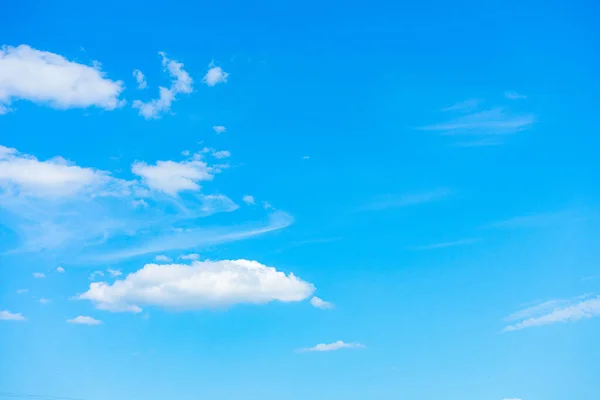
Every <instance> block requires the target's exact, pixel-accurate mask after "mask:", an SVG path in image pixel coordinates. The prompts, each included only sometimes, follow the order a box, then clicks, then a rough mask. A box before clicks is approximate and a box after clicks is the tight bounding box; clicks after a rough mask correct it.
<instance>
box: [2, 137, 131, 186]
mask: <svg viewBox="0 0 600 400" xmlns="http://www.w3.org/2000/svg"><path fill="white" fill-rule="evenodd" d="M121 183H123V184H125V182H124V181H119V180H114V179H112V178H111V177H110V176H109V174H108V173H107V172H104V171H98V170H94V169H92V168H82V167H79V166H77V165H74V164H72V163H70V162H69V161H67V160H65V159H64V158H62V157H54V158H51V159H49V160H46V161H39V160H38V159H37V158H35V157H33V156H30V155H28V154H22V153H19V152H18V151H17V150H16V149H12V148H8V147H4V146H2V145H0V191H1V190H2V189H4V190H5V191H12V192H15V193H18V194H22V195H26V196H34V197H65V196H72V195H74V194H77V193H79V192H82V191H84V190H91V189H97V190H100V189H103V188H104V189H106V190H110V187H111V186H115V185H116V184H121Z"/></svg>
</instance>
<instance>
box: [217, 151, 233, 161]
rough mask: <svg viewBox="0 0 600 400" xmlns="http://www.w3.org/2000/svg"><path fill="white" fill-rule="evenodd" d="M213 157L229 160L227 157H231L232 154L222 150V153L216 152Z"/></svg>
mask: <svg viewBox="0 0 600 400" xmlns="http://www.w3.org/2000/svg"><path fill="white" fill-rule="evenodd" d="M212 155H213V157H214V158H217V159H221V158H227V157H229V156H231V153H230V152H229V151H227V150H220V151H214V152H213V153H212Z"/></svg>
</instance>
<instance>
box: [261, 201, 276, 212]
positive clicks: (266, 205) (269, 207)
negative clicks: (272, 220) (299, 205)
mask: <svg viewBox="0 0 600 400" xmlns="http://www.w3.org/2000/svg"><path fill="white" fill-rule="evenodd" d="M262 205H263V208H264V209H265V210H272V209H273V208H274V207H273V206H272V205H271V203H269V202H268V201H263V202H262Z"/></svg>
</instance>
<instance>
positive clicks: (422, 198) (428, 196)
mask: <svg viewBox="0 0 600 400" xmlns="http://www.w3.org/2000/svg"><path fill="white" fill-rule="evenodd" d="M451 194H452V191H451V190H449V189H444V188H441V189H437V190H433V191H431V192H422V193H412V194H403V195H400V196H385V197H384V198H382V199H380V200H377V201H374V202H372V203H370V204H367V205H366V206H364V207H363V208H362V209H361V210H362V211H378V210H385V209H389V208H400V207H407V206H413V205H416V204H421V203H429V202H432V201H437V200H441V199H444V198H446V197H448V196H450V195H451Z"/></svg>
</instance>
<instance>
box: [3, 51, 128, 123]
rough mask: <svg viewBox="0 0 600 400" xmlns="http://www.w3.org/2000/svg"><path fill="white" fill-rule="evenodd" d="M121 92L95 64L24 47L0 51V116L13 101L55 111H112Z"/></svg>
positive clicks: (121, 84)
mask: <svg viewBox="0 0 600 400" xmlns="http://www.w3.org/2000/svg"><path fill="white" fill-rule="evenodd" d="M122 91H123V83H122V82H121V81H112V80H110V79H107V78H105V74H104V73H103V72H102V71H101V69H100V66H99V64H98V63H96V64H95V65H93V66H88V65H84V64H79V63H76V62H73V61H69V60H67V59H66V58H64V57H63V56H61V55H59V54H55V53H50V52H47V51H40V50H36V49H33V48H31V47H29V46H27V45H20V46H18V47H10V46H4V47H2V48H1V49H0V114H2V113H3V112H8V111H9V110H10V105H11V103H12V101H13V100H28V101H31V102H34V103H37V104H48V105H49V106H51V107H53V108H57V109H67V108H87V107H90V106H96V107H100V108H103V109H105V110H112V109H115V108H117V107H119V106H121V105H122V104H123V102H122V101H121V100H119V95H120V94H121V92H122Z"/></svg>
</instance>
